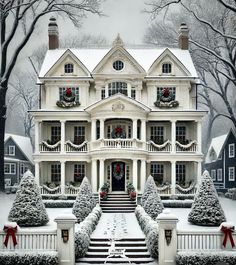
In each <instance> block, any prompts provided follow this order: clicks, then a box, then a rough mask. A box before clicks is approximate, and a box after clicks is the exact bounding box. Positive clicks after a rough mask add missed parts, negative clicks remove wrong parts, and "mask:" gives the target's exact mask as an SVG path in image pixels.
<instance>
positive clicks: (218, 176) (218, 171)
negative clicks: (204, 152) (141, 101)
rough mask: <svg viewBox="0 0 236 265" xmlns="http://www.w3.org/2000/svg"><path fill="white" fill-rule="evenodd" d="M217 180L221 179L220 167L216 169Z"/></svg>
mask: <svg viewBox="0 0 236 265" xmlns="http://www.w3.org/2000/svg"><path fill="white" fill-rule="evenodd" d="M217 180H218V181H222V180H223V174H222V168H218V169H217Z"/></svg>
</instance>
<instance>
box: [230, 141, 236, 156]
mask: <svg viewBox="0 0 236 265" xmlns="http://www.w3.org/2000/svg"><path fill="white" fill-rule="evenodd" d="M234 156H235V146H234V144H229V157H230V158H231V157H234Z"/></svg>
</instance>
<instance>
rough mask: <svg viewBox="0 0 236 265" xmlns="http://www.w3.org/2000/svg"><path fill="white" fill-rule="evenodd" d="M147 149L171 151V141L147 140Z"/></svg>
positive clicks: (150, 150)
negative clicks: (157, 142) (161, 142)
mask: <svg viewBox="0 0 236 265" xmlns="http://www.w3.org/2000/svg"><path fill="white" fill-rule="evenodd" d="M147 150H148V152H170V151H171V142H170V140H167V141H166V142H165V143H163V144H156V143H154V142H153V141H151V140H150V141H148V142H147Z"/></svg>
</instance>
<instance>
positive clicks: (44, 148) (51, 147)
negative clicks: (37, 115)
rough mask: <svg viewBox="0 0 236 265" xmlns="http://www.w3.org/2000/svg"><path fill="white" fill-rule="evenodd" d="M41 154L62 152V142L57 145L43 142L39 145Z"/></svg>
mask: <svg viewBox="0 0 236 265" xmlns="http://www.w3.org/2000/svg"><path fill="white" fill-rule="evenodd" d="M39 150H40V152H60V151H61V141H58V142H57V143H55V144H50V143H48V142H47V141H42V143H41V144H40V145H39Z"/></svg>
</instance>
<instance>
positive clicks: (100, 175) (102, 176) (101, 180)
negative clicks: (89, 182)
mask: <svg viewBox="0 0 236 265" xmlns="http://www.w3.org/2000/svg"><path fill="white" fill-rule="evenodd" d="M99 161H100V167H99V180H100V181H99V186H100V187H101V186H102V185H103V184H104V159H100V160H99Z"/></svg>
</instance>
